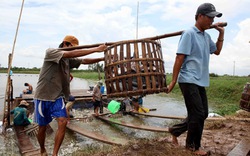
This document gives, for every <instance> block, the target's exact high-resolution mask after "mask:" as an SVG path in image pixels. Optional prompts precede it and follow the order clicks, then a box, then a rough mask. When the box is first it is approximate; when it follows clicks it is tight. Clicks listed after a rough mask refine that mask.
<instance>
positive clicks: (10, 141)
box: [0, 74, 186, 156]
mask: <svg viewBox="0 0 250 156" xmlns="http://www.w3.org/2000/svg"><path fill="white" fill-rule="evenodd" d="M12 80H13V91H14V93H13V95H14V97H18V96H19V95H20V93H21V92H22V90H24V89H25V86H24V83H25V82H27V83H30V84H32V85H33V87H34V89H35V88H36V83H37V80H38V75H37V74H13V75H12ZM6 82H7V75H6V74H0V120H2V113H3V106H4V105H3V99H4V95H5V90H6ZM94 84H95V82H94V81H91V80H84V79H79V78H74V79H73V80H72V82H71V89H83V88H85V89H86V88H89V86H93V85H94ZM143 105H144V106H145V107H147V108H156V109H157V110H156V111H154V112H152V113H153V114H158V115H170V116H185V115H186V108H185V105H184V102H183V100H182V99H175V98H171V97H170V96H168V95H166V94H153V95H147V96H145V97H144V98H143ZM91 111H92V109H90V110H74V111H73V112H74V113H75V114H78V115H79V114H80V115H81V116H84V115H85V114H88V113H89V112H91ZM124 120H126V121H130V122H136V123H145V124H148V125H152V126H157V127H166V126H167V125H168V124H169V123H171V122H172V120H168V119H160V118H143V119H134V118H132V117H131V116H125V117H124ZM78 123H79V125H81V126H82V127H84V128H87V129H90V130H92V131H96V132H100V133H103V134H106V135H112V136H116V135H117V136H120V137H124V138H129V139H130V140H132V139H135V138H144V137H147V138H150V137H154V136H155V135H157V134H156V133H155V132H147V131H142V130H134V129H131V128H118V129H117V128H115V129H114V128H111V126H108V125H107V124H102V121H99V120H96V119H95V120H94V122H80V121H78ZM51 127H52V128H53V129H54V130H56V128H57V126H56V123H55V122H54V121H52V123H51ZM53 138H54V133H53V134H51V135H49V136H47V138H46V147H47V151H48V152H49V153H52V150H53V149H52V148H53V143H54V140H53ZM32 139H33V142H34V144H35V146H37V147H38V143H37V141H36V138H32ZM0 144H1V145H2V146H1V147H0V155H19V151H18V148H17V146H16V140H15V139H14V132H13V131H12V129H8V130H7V134H6V135H5V136H4V135H2V134H0ZM90 146H98V147H101V148H102V147H105V146H109V145H107V144H103V143H100V142H97V141H94V140H92V139H89V138H86V137H83V136H81V135H78V134H75V133H72V132H70V131H69V130H68V131H67V132H66V135H65V139H64V142H63V143H62V146H61V149H60V153H59V155H61V156H63V155H70V154H71V153H73V152H75V151H77V150H82V149H83V148H85V147H90Z"/></svg>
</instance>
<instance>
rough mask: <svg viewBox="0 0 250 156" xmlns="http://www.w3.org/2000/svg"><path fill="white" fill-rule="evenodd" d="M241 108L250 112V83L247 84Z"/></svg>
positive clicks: (242, 96)
mask: <svg viewBox="0 0 250 156" xmlns="http://www.w3.org/2000/svg"><path fill="white" fill-rule="evenodd" d="M240 108H241V109H243V110H246V111H248V112H250V83H249V82H247V83H246V85H245V86H244V89H243V92H242V95H241V100H240Z"/></svg>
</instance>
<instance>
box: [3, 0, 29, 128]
mask: <svg viewBox="0 0 250 156" xmlns="http://www.w3.org/2000/svg"><path fill="white" fill-rule="evenodd" d="M23 6H24V0H23V1H22V6H21V10H20V14H19V19H18V24H17V28H16V34H15V39H14V43H13V47H12V53H11V54H10V55H9V64H8V71H7V74H8V78H7V83H6V91H5V97H4V109H3V112H4V113H3V121H5V119H6V118H8V115H9V114H8V113H9V112H8V109H9V108H7V109H6V107H9V104H8V103H9V102H6V99H7V97H10V89H9V88H10V87H9V85H10V79H11V78H10V76H11V75H10V71H11V67H12V60H13V56H14V49H15V45H16V39H17V34H18V29H19V25H20V21H21V16H22V12H23ZM8 101H9V100H8ZM4 123H5V122H3V125H4ZM8 123H9V121H8ZM7 126H9V124H8V125H7Z"/></svg>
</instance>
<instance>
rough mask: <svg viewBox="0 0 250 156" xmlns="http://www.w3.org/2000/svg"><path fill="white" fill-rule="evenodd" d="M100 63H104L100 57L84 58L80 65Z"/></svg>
mask: <svg viewBox="0 0 250 156" xmlns="http://www.w3.org/2000/svg"><path fill="white" fill-rule="evenodd" d="M100 61H104V57H100V58H84V59H82V64H93V63H97V62H100Z"/></svg>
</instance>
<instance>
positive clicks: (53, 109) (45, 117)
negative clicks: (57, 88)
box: [34, 97, 67, 126]
mask: <svg viewBox="0 0 250 156" xmlns="http://www.w3.org/2000/svg"><path fill="white" fill-rule="evenodd" d="M34 104H35V110H34V112H35V113H34V122H36V123H37V124H38V125H39V126H46V125H47V124H49V123H50V122H51V121H52V120H53V118H59V117H65V118H66V117H67V112H66V108H65V103H64V100H63V98H62V97H60V98H58V99H56V101H42V100H38V99H34Z"/></svg>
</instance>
